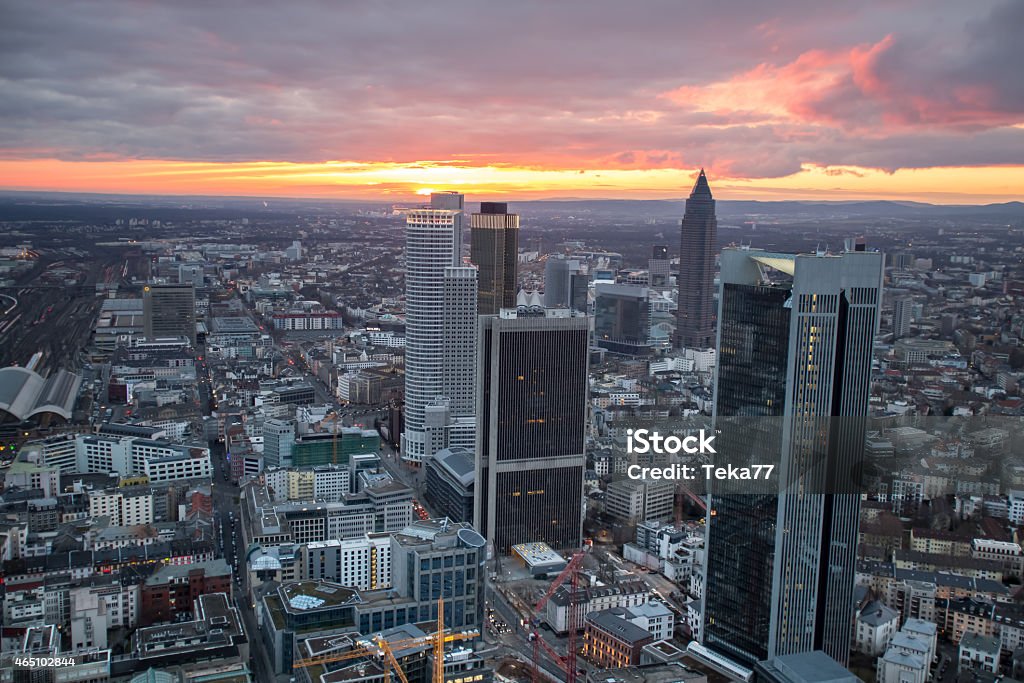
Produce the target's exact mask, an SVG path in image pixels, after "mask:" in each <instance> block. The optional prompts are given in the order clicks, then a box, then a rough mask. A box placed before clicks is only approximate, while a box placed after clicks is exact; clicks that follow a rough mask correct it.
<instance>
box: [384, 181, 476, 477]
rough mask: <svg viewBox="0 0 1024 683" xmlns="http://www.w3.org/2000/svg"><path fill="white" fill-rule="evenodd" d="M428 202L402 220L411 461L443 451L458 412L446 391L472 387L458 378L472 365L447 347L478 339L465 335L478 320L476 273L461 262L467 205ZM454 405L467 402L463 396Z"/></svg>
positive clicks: (406, 451) (449, 197)
mask: <svg viewBox="0 0 1024 683" xmlns="http://www.w3.org/2000/svg"><path fill="white" fill-rule="evenodd" d="M430 200H431V202H430V203H431V208H429V209H415V210H413V211H410V212H409V213H408V215H407V216H406V243H405V271H406V273H405V292H406V303H405V336H406V348H405V431H404V433H403V434H402V457H403V458H404V459H406V460H408V461H411V462H421V461H422V460H423V458H424V457H429V456H430V455H432V454H433V453H434V452H436V451H437V450H439V449H441V448H445V447H447V445H448V443H447V433H448V431H449V426H450V425H451V418H452V417H456V416H458V415H457V412H458V411H454V412H453V410H452V400H453V397H451V396H447V395H446V390H450V389H451V388H452V387H453V386H454V385H456V384H460V385H461V386H462V387H466V386H472V378H471V375H468V376H465V377H462V376H461V375H460V374H459V373H460V372H469V373H471V372H472V367H470V366H467V365H466V364H465V362H464V359H463V358H462V357H456V356H455V355H453V354H451V353H449V351H450V349H451V347H452V345H462V346H465V345H467V344H470V345H474V344H475V335H473V334H469V335H468V336H466V330H467V329H471V327H470V328H467V325H471V324H472V320H473V319H474V318H475V316H476V312H475V308H476V273H475V269H473V268H466V267H464V266H462V263H461V261H462V259H461V249H462V242H461V234H462V210H461V207H462V206H463V201H464V200H463V196H462V195H460V194H453V193H445V194H435V195H431V198H430ZM470 271H473V272H470ZM474 351H475V347H474ZM472 355H473V353H472V352H471V353H470V356H471V357H472ZM454 401H455V402H456V403H457V404H458V405H459V406H463V405H466V404H467V400H466V397H464V396H462V395H458V396H455V397H454ZM468 404H469V405H472V401H471V399H470V400H469V401H468ZM428 412H429V413H430V419H429V420H428V419H427V414H428Z"/></svg>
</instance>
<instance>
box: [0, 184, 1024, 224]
mask: <svg viewBox="0 0 1024 683" xmlns="http://www.w3.org/2000/svg"><path fill="white" fill-rule="evenodd" d="M684 201H685V200H684V199H682V198H680V199H677V200H670V199H545V200H524V201H510V202H509V204H510V205H511V207H512V208H513V210H516V211H519V212H520V213H522V214H524V215H555V214H557V215H560V216H567V215H578V216H580V217H583V216H587V215H590V216H595V215H601V216H607V217H634V218H636V217H641V218H646V219H651V218H653V219H657V218H663V217H673V218H676V217H679V216H681V215H682V210H683V203H684ZM390 205H391V202H372V201H365V200H346V199H295V198H288V197H266V198H263V197H217V196H167V195H152V196H147V195H112V194H87V193H71V192H14V191H0V220H39V219H44V220H46V219H51V220H53V219H57V218H58V217H65V218H72V217H79V218H80V217H84V216H88V217H92V218H98V217H99V216H98V214H100V213H108V212H109V211H110V210H112V209H113V210H121V211H125V212H131V214H132V215H138V216H142V215H145V214H147V213H149V212H150V211H153V210H158V211H159V210H161V209H163V210H167V209H173V210H174V212H175V213H179V212H181V213H190V212H192V211H197V210H198V211H204V212H212V213H214V214H219V215H220V216H222V217H227V216H228V215H238V214H237V212H246V213H252V214H254V215H256V214H261V215H267V214H274V215H282V214H296V213H301V214H309V213H319V212H329V211H336V210H338V209H340V208H346V209H349V210H354V209H364V208H365V209H380V208H383V207H387V206H390ZM86 207H88V208H86ZM83 208H84V209H85V210H84V211H83V210H82V209H83ZM467 208H468V209H469V210H470V211H473V210H475V209H476V203H475V202H470V203H468V205H467ZM90 209H91V210H90ZM97 209H103V211H97ZM75 214H77V215H75ZM83 214H84V216H83ZM718 216H719V217H720V218H727V219H734V220H735V219H744V220H757V219H758V218H763V219H765V220H770V219H773V218H783V217H785V218H786V219H794V218H796V219H799V218H806V219H833V220H836V219H843V218H877V219H883V218H896V219H898V218H908V219H910V218H914V219H922V218H935V219H952V218H971V219H978V220H992V221H1002V220H1004V219H1005V220H1006V221H1007V222H1014V223H1016V222H1019V221H1022V220H1024V202H1020V201H1012V202H1005V203H1001V204H983V205H945V204H926V203H923V202H909V201H889V200H869V201H821V200H781V201H752V200H736V201H731V200H719V201H718ZM177 217H181V216H180V213H179V216H177Z"/></svg>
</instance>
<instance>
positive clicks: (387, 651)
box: [377, 636, 441, 683]
mask: <svg viewBox="0 0 1024 683" xmlns="http://www.w3.org/2000/svg"><path fill="white" fill-rule="evenodd" d="M438 640H441V639H440V638H438ZM377 647H379V648H380V649H381V651H382V652H383V653H384V658H385V659H386V660H387V663H388V666H385V667H384V683H391V669H394V670H395V673H396V674H398V678H400V679H401V681H402V683H409V679H408V678H406V677H405V672H404V671H402V667H401V666H400V665H399V664H398V660H397V659H395V653H394V652H392V651H391V646H390V645H388V641H386V640H384V639H383V638H381V637H380V636H377Z"/></svg>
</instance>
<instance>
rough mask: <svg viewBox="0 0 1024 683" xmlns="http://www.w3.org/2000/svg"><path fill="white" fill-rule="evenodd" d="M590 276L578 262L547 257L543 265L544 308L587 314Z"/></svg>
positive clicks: (563, 257)
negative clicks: (564, 309)
mask: <svg viewBox="0 0 1024 683" xmlns="http://www.w3.org/2000/svg"><path fill="white" fill-rule="evenodd" d="M589 286H590V276H589V274H588V273H586V272H585V271H584V269H583V266H582V265H581V264H580V261H579V260H577V259H569V258H566V257H565V256H562V255H558V256H549V257H548V260H547V262H546V263H545V264H544V306H545V307H546V308H568V309H570V310H573V311H579V312H581V313H586V312H587V290H588V288H589Z"/></svg>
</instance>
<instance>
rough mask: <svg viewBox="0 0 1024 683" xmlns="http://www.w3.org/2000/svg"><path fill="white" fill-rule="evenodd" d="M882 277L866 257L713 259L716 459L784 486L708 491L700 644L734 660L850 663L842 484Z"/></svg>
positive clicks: (855, 503) (853, 537) (876, 261)
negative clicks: (791, 657)
mask: <svg viewBox="0 0 1024 683" xmlns="http://www.w3.org/2000/svg"><path fill="white" fill-rule="evenodd" d="M882 269H883V264H882V255H881V254H879V253H868V252H863V251H860V252H845V253H842V254H839V255H825V254H818V255H799V256H793V255H789V254H776V253H769V252H763V251H759V250H753V249H725V250H723V252H722V276H721V283H722V284H721V289H720V292H721V295H720V300H719V318H718V319H719V321H720V327H719V336H718V366H717V376H716V387H715V417H716V428H717V429H719V430H720V433H719V434H718V441H717V442H716V443H717V446H718V456H716V457H718V458H720V461H721V462H731V461H732V462H737V463H742V462H743V461H746V460H749V461H750V462H755V463H756V462H763V463H771V462H775V463H777V464H778V467H777V469H778V471H779V480H777V481H778V483H779V484H780V485H781V487H782V492H781V493H778V495H776V493H774V492H773V493H771V495H767V494H761V493H751V494H747V495H740V494H738V493H736V490H735V489H732V490H730V491H728V492H727V493H723V494H716V492H715V489H714V488H712V490H711V496H710V505H709V507H711V508H712V509H713V510H714V511H715V514H713V515H709V516H708V535H707V546H706V547H707V555H706V557H707V566H706V568H705V571H706V572H707V575H706V583H705V596H706V597H705V603H704V610H705V611H704V644H705V645H706V646H707V647H709V648H711V649H712V650H714V651H715V652H717V653H718V654H720V655H724V656H725V657H727V658H729V659H732V660H734V661H736V662H738V663H740V664H742V665H744V666H747V667H749V666H752V665H753V664H754V663H755V662H758V661H763V660H767V659H770V658H773V657H778V656H783V655H788V654H793V653H798V652H809V651H813V650H824V651H825V652H826V653H828V654H829V655H830V656H831V657H833V658H835V659H836V660H838V661H840V662H845V661H846V659H847V655H848V649H849V643H850V615H851V614H852V613H853V612H852V610H853V585H854V568H855V561H856V550H857V533H858V517H859V512H860V496H859V495H857V493H856V490H855V488H854V487H853V486H851V480H850V479H848V478H847V477H849V476H850V475H851V473H855V472H856V471H857V468H858V467H859V466H860V464H861V462H862V457H863V450H864V438H865V425H866V422H865V420H866V415H867V410H868V396H869V389H870V373H871V349H872V340H873V337H874V335H875V333H876V331H877V326H878V312H879V302H880V300H881V280H882ZM830 416H839V417H831V418H830ZM727 418H732V419H727ZM736 418H743V419H742V420H739V419H736ZM797 477H799V480H797ZM797 481H799V484H798V483H797ZM837 492H838V493H837Z"/></svg>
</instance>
